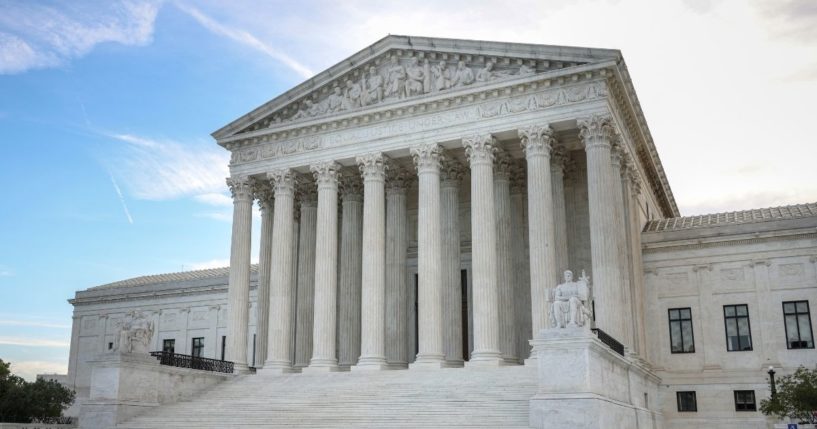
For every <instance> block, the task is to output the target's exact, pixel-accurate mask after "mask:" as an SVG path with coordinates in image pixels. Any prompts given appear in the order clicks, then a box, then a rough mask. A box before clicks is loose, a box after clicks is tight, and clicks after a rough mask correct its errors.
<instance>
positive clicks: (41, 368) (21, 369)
mask: <svg viewBox="0 0 817 429" xmlns="http://www.w3.org/2000/svg"><path fill="white" fill-rule="evenodd" d="M67 371H68V362H65V361H47V360H19V361H12V362H11V372H12V373H14V375H17V376H20V377H23V378H25V379H26V380H28V381H34V380H35V379H36V377H37V374H65V373H66V372H67Z"/></svg>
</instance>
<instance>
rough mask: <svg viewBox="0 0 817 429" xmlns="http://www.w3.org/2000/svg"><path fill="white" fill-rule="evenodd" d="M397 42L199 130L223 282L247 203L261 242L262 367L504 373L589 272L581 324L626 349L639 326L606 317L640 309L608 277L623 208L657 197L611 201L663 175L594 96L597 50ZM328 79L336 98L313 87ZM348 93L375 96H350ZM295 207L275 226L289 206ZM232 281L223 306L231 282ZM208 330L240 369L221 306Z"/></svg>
mask: <svg viewBox="0 0 817 429" xmlns="http://www.w3.org/2000/svg"><path fill="white" fill-rule="evenodd" d="M404 42H405V41H404V40H401V39H400V38H397V37H395V38H387V39H384V41H383V42H379V45H381V46H379V50H378V51H377V52H379V53H377V54H371V53H361V54H358V56H359V57H360V58H358V60H360V61H357V62H356V64H361V65H360V66H359V67H356V68H351V67H346V68H345V69H343V70H342V73H341V70H334V69H333V72H332V73H329V74H327V75H324V74H321V75H319V76H317V77H316V78H314V79H313V81H310V82H311V84H310V85H309V88H307V87H304V86H303V85H302V86H300V87H297V88H295V89H293V90H292V91H290V93H291V94H290V93H288V95H287V94H285V95H287V97H285V98H286V100H279V99H281V98H282V97H284V96H282V97H279V99H276V100H273V102H271V105H269V106H262V107H261V108H259V109H257V111H256V112H253V113H252V114H251V116H252V117H244V118H241V119H239V120H238V121H236V122H235V123H233V124H231V125H228V126H227V127H225V128H224V129H222V130H220V131H218V132H216V133H215V134H214V136H216V138H217V139H218V140H219V144H221V145H223V146H224V147H226V148H227V149H229V150H230V151H231V152H232V162H231V165H230V168H231V176H230V178H229V179H228V183H229V184H230V188H231V190H233V196H234V199H235V202H236V203H235V207H236V214H235V219H236V222H237V223H236V225H238V226H234V228H233V238H232V240H233V257H232V263H233V267H234V268H237V270H233V271H235V272H237V273H241V272H244V271H247V270H249V263H250V262H249V254H248V252H247V249H250V246H251V244H250V240H251V239H250V237H251V230H250V225H251V223H250V222H245V221H244V219H245V218H246V217H247V216H248V214H247V213H249V211H248V209H247V202H248V201H251V199H250V198H254V199H256V200H258V201H259V203H260V204H261V207H262V208H263V214H262V215H263V217H264V219H265V222H264V223H263V225H265V226H264V227H262V231H261V243H262V250H263V249H264V248H265V247H263V246H268V245H269V243H272V245H271V251H264V252H262V253H261V254H262V257H264V258H267V257H269V260H266V259H265V260H264V261H261V267H262V268H261V269H262V271H261V273H262V274H265V273H266V271H265V268H266V267H269V274H268V275H267V274H265V275H264V277H261V281H262V282H266V281H269V289H268V290H269V295H268V296H269V302H268V303H265V305H259V306H258V309H257V311H259V312H260V313H263V312H268V313H267V314H258V315H257V318H258V319H257V320H259V321H264V320H268V326H267V329H266V331H267V335H268V338H267V339H266V344H267V350H266V351H265V352H266V360H265V361H264V363H263V368H264V370H265V371H266V370H274V371H293V370H299V369H301V368H306V369H307V370H309V371H337V370H345V369H349V368H354V369H387V368H406V367H407V366H410V367H422V368H443V367H452V366H454V367H456V366H462V365H463V363H464V362H465V363H466V366H500V365H509V364H511V365H513V364H520V363H522V362H523V361H524V360H525V359H528V358H529V357H530V356H529V350H530V348H529V346H528V340H530V339H532V338H533V335H534V333H536V332H538V331H539V330H541V329H543V328H546V327H549V326H550V325H549V323H550V322H549V314H548V312H549V310H548V309H549V307H550V302H551V301H552V296H551V295H552V289H553V288H554V287H555V286H556V285H557V284H558V283H559V281H560V277H561V273H562V272H563V271H564V270H565V269H568V268H569V269H572V270H574V271H575V272H581V270H586V272H587V274H588V275H589V276H590V278H591V283H592V302H593V307H594V317H595V323H594V326H595V327H598V328H601V329H602V330H604V331H606V332H607V333H608V334H610V335H612V336H613V337H614V338H616V339H618V340H619V341H621V342H622V343H624V344H625V345H626V346H627V347H628V348H630V349H631V350H632V351H637V345H636V344H634V341H635V340H636V339H638V338H640V337H642V336H643V334H641V333H640V331H641V330H643V325H642V322H641V321H640V320H638V321H636V322H633V321H632V320H631V319H630V318H629V317H627V316H626V315H627V314H640V313H642V311H641V310H640V309H638V308H636V307H637V306H638V305H639V304H638V303H637V302H635V301H634V300H632V299H630V297H631V295H632V293H633V292H632V290H631V289H632V287H633V282H632V281H630V278H629V276H627V275H625V274H626V273H630V272H639V271H640V267H631V266H630V265H631V264H633V263H634V262H635V261H637V260H638V258H635V257H630V256H628V253H629V252H631V251H632V249H633V245H632V243H633V241H634V240H635V238H634V237H632V235H633V234H637V231H635V232H634V230H633V229H632V228H629V227H627V225H632V224H633V223H634V222H637V221H636V220H634V219H633V218H632V216H635V213H634V210H632V209H631V208H630V207H629V206H628V207H624V204H625V201H627V204H628V205H629V204H630V203H629V201H631V200H632V199H633V198H635V199H636V200H637V199H638V198H641V199H642V200H643V201H648V202H647V204H652V205H653V206H654V207H656V206H657V207H661V203H660V201H659V198H658V197H656V195H653V194H652V193H650V194H647V195H630V194H629V193H628V195H627V196H626V199H625V196H624V195H623V192H624V191H625V190H630V189H638V188H639V187H640V186H641V184H642V183H644V182H649V183H651V186H653V187H655V186H659V187H660V178H661V177H662V176H663V173H660V172H659V170H657V166H656V165H655V164H651V163H649V162H646V163H645V161H649V160H650V159H649V153H648V151H647V152H645V150H646V149H647V148H648V146H649V145H646V144H645V143H644V142H643V141H639V139H642V138H643V136H639V135H636V134H634V131H636V129H635V128H633V126H632V125H633V124H631V123H630V122H628V120H626V119H622V118H623V116H622V111H620V109H619V107H617V105H616V103H615V102H614V100H613V98H612V97H613V95H614V94H617V93H618V92H619V91H625V90H626V89H625V88H622V87H620V86H618V85H617V84H616V83H615V82H616V80H615V78H614V75H613V70H612V69H611V67H612V65H611V64H614V63H610V62H609V61H610V60H609V59H605V55H609V54H608V53H607V52H605V51H598V52H592V51H591V52H586V51H582V52H578V51H577V52H572V53H569V54H565V53H564V52H561V53H559V54H556V53H554V52H544V51H546V50H547V49H546V48H547V47H542V46H539V47H537V48H538V49H540V50H543V52H540V53H538V54H536V55H534V56H531V54H529V53H523V52H522V51H519V52H514V51H513V49H514V48H509V47H507V46H500V45H492V44H491V43H488V42H473V43H479V44H485V46H483V48H485V49H488V50H487V51H485V52H492V51H490V49H494V51H493V53H491V54H490V55H489V54H487V53H485V54H481V55H474V54H472V53H467V52H466V51H467V50H466V51H463V52H460V53H456V50H453V49H449V50H448V51H447V52H440V50H439V49H437V48H433V47H432V46H431V45H429V46H427V48H426V49H421V48H420V47H418V45H413V46H414V48H412V49H408V48H407V47H406V46H404V45H401V43H404ZM489 48H490V49H489ZM517 49H521V48H517ZM468 52H470V51H468ZM565 55H567V57H570V61H568V59H567V58H566V57H565ZM560 56H561V59H559V58H560ZM583 56H584V57H583ZM582 57H583V58H582ZM430 60H435V61H430ZM580 60H582V61H580ZM583 62H586V64H585V65H581V64H583ZM423 63H425V66H422V65H420V64H423ZM430 63H434V64H437V65H436V66H434V67H437V68H439V67H445V66H446V65H450V67H451V68H449V69H440V70H442V71H440V70H437V71H435V70H434V69H433V68H432V67H431V66H430V65H429V64H430ZM488 64H490V66H488ZM568 64H570V65H571V66H569V67H568ZM336 67H339V66H336ZM482 67H484V68H482ZM465 69H468V70H471V71H472V72H474V73H475V75H477V76H480V79H473V78H472V79H470V80H469V78H468V73H467V72H465V71H464V70H465ZM372 70H374V72H373V71H372ZM476 71H478V72H479V73H476ZM338 73H341V74H344V75H345V76H348V79H347V78H341V79H342V81H344V82H347V83H348V82H351V86H350V87H348V88H347V89H346V90H345V91H335V90H333V89H331V88H336V89H337V88H339V86H335V85H337V84H336V78H335V77H333V76H337V75H338ZM373 73H375V74H373ZM452 73H453V74H454V75H457V73H460V75H458V76H459V77H457V78H456V79H453V80H451V81H446V80H445V76H452ZM418 75H419V76H425V78H424V79H423V80H421V81H418V82H406V81H405V79H409V80H411V79H412V78H411V76H418ZM373 76H374V77H376V78H377V79H374V78H373ZM406 76H408V77H406ZM356 82H358V83H356ZM409 83H411V85H409ZM355 85H360V86H361V90H363V89H365V91H363V92H362V93H367V92H368V91H370V90H372V91H374V92H373V93H375V94H379V92H378V91H377V87H378V86H383V87H384V88H385V91H384V92H383V94H382V97H381V96H378V97H376V98H371V99H367V98H366V97H365V96H362V95H361V92H359V91H357V90H354V91H352V89H354V88H356V87H355ZM367 85H369V86H374V87H373V88H368V87H367ZM390 85H391V86H394V88H391V89H389V88H390V87H389V86H390ZM611 85H612V86H611ZM347 86H348V85H347ZM395 88H396V89H395ZM401 88H402V89H401ZM420 89H421V90H420ZM418 91H419V92H418ZM291 100H296V101H291ZM297 100H301V101H297ZM307 101H308V103H307ZM321 106H322V107H321ZM658 167H660V166H658ZM244 186H246V187H247V189H250V188H252V189H253V194H252V197H248V196H247V194H246V192H242V190H243V189H245V188H244ZM267 189H271V190H273V192H271V193H272V195H273V198H270V197H269V194H270V191H266V190H267ZM314 195H316V196H317V198H316V199H315V197H313V196H314ZM315 200H317V205H315V202H314V201H315ZM271 208H272V209H271ZM310 210H316V215H315V220H314V221H310V220H311V218H308V220H307V221H302V222H301V223H300V225H299V228H300V231H299V232H300V233H299V234H294V233H293V231H294V230H295V229H294V225H295V222H296V220H295V216H294V214H295V213H301V216H302V217H303V216H304V213H309V212H310ZM663 210H672V207H671V206H666V207H665V208H663ZM270 212H273V213H274V215H273V218H274V221H273V222H271V223H272V226H271V227H270V226H269V224H270V222H269V221H267V220H266V218H267V217H268V216H269V215H270ZM267 255H269V256H267ZM242 267H246V268H242ZM267 276H268V277H267ZM234 277H235V278H233V277H231V278H230V284H229V295H230V297H231V301H230V305H235V306H240V305H241V304H242V303H243V302H244V301H245V300H246V292H244V291H245V290H246V289H247V288H248V285H247V282H248V281H249V280H248V277H247V278H245V277H244V276H240V275H235V276H234ZM267 278H268V279H269V280H266V279H267ZM415 282H416V284H415ZM261 287H267V285H260V286H259V290H260V288H261ZM259 296H263V295H262V294H259ZM520 312H521V313H526V314H520ZM228 325H229V332H230V333H231V335H230V336H228V339H227V344H228V349H227V352H226V354H227V359H228V360H232V361H234V362H235V363H236V368H238V369H239V370H240V369H243V368H246V366H247V362H248V358H247V356H246V353H242V352H241V351H242V350H246V349H247V347H246V338H247V329H248V328H247V323H246V315H242V314H241V312H240V311H239V312H234V311H230V317H229V319H228ZM259 332H263V331H262V330H259ZM412 334H413V335H412ZM230 337H233V338H230ZM261 344H263V341H262V342H261ZM409 363H411V365H407V364H409Z"/></svg>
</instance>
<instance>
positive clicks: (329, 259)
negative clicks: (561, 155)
mask: <svg viewBox="0 0 817 429" xmlns="http://www.w3.org/2000/svg"><path fill="white" fill-rule="evenodd" d="M310 168H311V170H312V172H313V173H314V175H315V181H316V182H317V185H318V215H317V225H316V229H315V306H314V311H315V314H314V316H315V319H314V330H313V334H312V359H311V360H310V362H309V367H308V368H306V370H318V371H334V370H337V369H338V366H337V362H338V361H337V358H336V353H335V352H336V349H335V333H336V331H335V329H336V326H335V324H336V322H337V313H336V309H337V307H336V306H337V295H338V289H337V286H338V243H337V240H338V171H339V170H340V165H339V164H337V163H335V162H332V161H330V162H323V163H319V164H315V165H312V166H311V167H310Z"/></svg>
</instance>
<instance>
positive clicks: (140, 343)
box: [111, 311, 153, 353]
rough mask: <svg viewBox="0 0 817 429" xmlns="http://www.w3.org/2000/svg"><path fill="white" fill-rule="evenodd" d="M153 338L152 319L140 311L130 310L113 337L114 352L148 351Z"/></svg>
mask: <svg viewBox="0 0 817 429" xmlns="http://www.w3.org/2000/svg"><path fill="white" fill-rule="evenodd" d="M151 339H153V321H151V320H150V319H148V317H147V316H146V315H145V314H144V313H142V312H141V311H131V312H128V315H127V316H126V317H125V320H124V321H123V323H122V326H121V327H120V330H119V335H118V336H117V337H116V338H115V339H114V347H113V349H112V350H111V351H112V352H114V353H150V340H151Z"/></svg>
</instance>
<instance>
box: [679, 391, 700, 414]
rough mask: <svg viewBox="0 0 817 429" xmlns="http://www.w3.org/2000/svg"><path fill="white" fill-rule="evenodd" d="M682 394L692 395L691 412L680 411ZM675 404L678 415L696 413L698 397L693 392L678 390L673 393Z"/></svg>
mask: <svg viewBox="0 0 817 429" xmlns="http://www.w3.org/2000/svg"><path fill="white" fill-rule="evenodd" d="M682 394H692V409H691V410H682V409H681V395H682ZM675 403H676V409H677V410H678V412H679V413H697V412H698V395H697V394H696V393H695V391H694V390H679V391H676V392H675Z"/></svg>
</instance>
